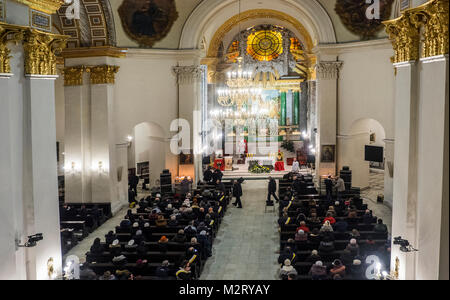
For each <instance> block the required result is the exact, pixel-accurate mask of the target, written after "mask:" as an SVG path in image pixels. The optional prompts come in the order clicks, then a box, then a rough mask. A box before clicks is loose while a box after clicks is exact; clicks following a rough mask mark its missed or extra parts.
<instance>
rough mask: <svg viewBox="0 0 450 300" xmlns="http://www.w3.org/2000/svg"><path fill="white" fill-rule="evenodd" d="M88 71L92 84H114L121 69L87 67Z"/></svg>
mask: <svg viewBox="0 0 450 300" xmlns="http://www.w3.org/2000/svg"><path fill="white" fill-rule="evenodd" d="M86 71H87V72H89V73H90V74H91V84H106V83H112V84H114V83H115V77H116V73H117V72H118V71H119V67H118V66H109V65H102V66H94V67H87V69H86Z"/></svg>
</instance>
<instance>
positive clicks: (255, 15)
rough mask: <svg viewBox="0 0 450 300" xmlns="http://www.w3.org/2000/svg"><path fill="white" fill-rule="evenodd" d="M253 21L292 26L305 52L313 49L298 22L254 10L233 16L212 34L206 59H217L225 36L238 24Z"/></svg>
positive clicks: (279, 15)
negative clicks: (279, 22)
mask: <svg viewBox="0 0 450 300" xmlns="http://www.w3.org/2000/svg"><path fill="white" fill-rule="evenodd" d="M253 19H277V20H281V21H284V22H287V23H289V24H291V25H292V26H294V28H295V29H296V30H297V31H298V32H299V33H300V35H301V39H302V42H303V43H304V44H305V47H306V50H307V52H309V51H311V50H312V49H313V48H314V44H313V41H312V38H311V36H310V34H309V32H308V31H307V30H306V28H305V27H304V26H303V25H302V24H301V23H300V22H299V20H297V19H295V18H293V17H291V16H290V15H288V14H285V13H283V12H280V11H276V10H271V9H254V10H249V11H245V12H242V13H241V14H238V15H235V16H234V17H232V18H230V19H229V20H228V21H226V22H225V23H224V24H223V25H222V26H221V27H220V28H219V29H218V30H217V31H216V33H215V34H214V36H213V38H212V40H211V43H210V46H209V49H208V57H217V54H218V51H219V47H220V43H221V42H222V41H223V38H224V37H225V35H226V34H227V33H228V32H230V31H231V29H233V27H234V26H236V25H237V24H239V23H244V22H246V21H248V20H253Z"/></svg>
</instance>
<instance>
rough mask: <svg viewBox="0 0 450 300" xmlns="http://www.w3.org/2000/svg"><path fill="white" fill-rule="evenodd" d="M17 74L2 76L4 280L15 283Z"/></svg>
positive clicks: (0, 275)
mask: <svg viewBox="0 0 450 300" xmlns="http://www.w3.org/2000/svg"><path fill="white" fill-rule="evenodd" d="M12 76H13V74H0V91H1V92H0V139H1V141H2V142H1V143H0V166H1V167H0V182H1V183H2V184H0V212H1V213H2V226H0V241H2V243H0V253H2V256H1V257H2V267H1V268H0V279H8V278H10V279H15V278H17V277H16V255H15V252H16V249H15V247H14V241H15V239H16V236H15V234H16V232H15V230H13V229H15V227H16V226H15V212H14V208H15V206H16V204H15V203H14V200H15V199H14V197H13V189H12V187H13V185H14V182H13V176H11V174H13V173H14V171H13V168H14V167H13V163H12V157H11V152H12V151H13V150H12V145H11V144H12V132H11V125H12V124H11V119H10V116H11V111H10V104H9V101H10V96H9V92H10V84H9V82H10V78H11V77H12Z"/></svg>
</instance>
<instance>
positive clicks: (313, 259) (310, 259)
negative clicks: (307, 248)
mask: <svg viewBox="0 0 450 300" xmlns="http://www.w3.org/2000/svg"><path fill="white" fill-rule="evenodd" d="M318 260H321V258H320V255H319V252H318V251H317V250H312V251H311V255H310V256H308V257H307V258H306V260H305V261H306V262H310V263H313V264H315V263H316V261H318Z"/></svg>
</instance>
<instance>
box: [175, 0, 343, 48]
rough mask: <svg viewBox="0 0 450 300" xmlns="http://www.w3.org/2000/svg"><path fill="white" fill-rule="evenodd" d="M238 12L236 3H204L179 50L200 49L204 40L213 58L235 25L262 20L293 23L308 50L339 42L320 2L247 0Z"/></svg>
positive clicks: (228, 0) (222, 0)
mask: <svg viewBox="0 0 450 300" xmlns="http://www.w3.org/2000/svg"><path fill="white" fill-rule="evenodd" d="M238 9H239V2H238V1H237V0H208V1H203V2H202V3H201V4H200V5H198V6H197V7H196V8H195V9H194V11H193V12H192V13H191V15H190V16H189V18H188V20H187V21H186V24H185V26H184V29H183V32H182V35H181V39H180V46H179V48H181V49H196V48H200V45H201V42H202V40H205V41H206V44H207V48H208V56H209V57H212V56H214V52H215V50H216V49H217V47H218V40H222V39H223V38H224V37H225V35H226V34H227V32H228V31H231V30H233V28H234V27H235V25H237V24H238V23H239V22H246V21H248V20H249V19H261V18H262V19H272V20H274V22H279V21H283V22H285V23H288V24H290V25H291V27H293V28H295V29H296V30H292V31H297V32H298V33H300V34H299V38H300V39H302V42H303V43H304V44H305V45H306V46H307V48H308V49H309V50H310V49H312V48H313V46H314V44H316V43H336V35H335V32H334V27H333V23H332V22H331V19H330V17H329V15H328V14H327V12H326V11H325V9H324V8H323V7H322V5H321V4H320V3H319V2H318V1H317V0H245V1H242V3H241V14H240V16H239V10H238ZM224 22H225V23H224ZM291 29H292V28H291ZM210 55H211V56H210Z"/></svg>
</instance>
